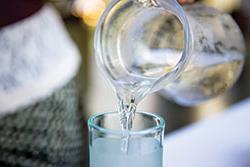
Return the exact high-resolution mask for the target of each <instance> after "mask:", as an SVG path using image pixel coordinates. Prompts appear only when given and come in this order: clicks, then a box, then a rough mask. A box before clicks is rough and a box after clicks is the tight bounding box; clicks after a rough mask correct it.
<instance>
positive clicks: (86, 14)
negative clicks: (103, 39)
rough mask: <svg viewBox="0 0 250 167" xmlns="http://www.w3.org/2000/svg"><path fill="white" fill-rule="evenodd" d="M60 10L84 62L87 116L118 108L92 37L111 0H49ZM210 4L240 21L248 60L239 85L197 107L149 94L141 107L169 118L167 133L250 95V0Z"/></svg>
mask: <svg viewBox="0 0 250 167" xmlns="http://www.w3.org/2000/svg"><path fill="white" fill-rule="evenodd" d="M48 2H49V3H52V4H53V5H55V6H56V7H57V9H58V10H59V11H60V13H61V15H62V17H63V19H64V22H65V25H66V27H67V29H68V31H69V33H70V34H71V37H72V39H73V40H74V41H75V43H76V44H77V46H78V48H79V49H80V51H81V55H82V59H83V63H82V66H81V70H80V73H79V75H78V79H79V86H80V90H81V95H82V99H83V100H82V103H83V106H84V108H85V112H84V117H85V119H86V120H87V118H88V117H89V116H90V115H92V114H94V113H97V112H102V111H110V110H116V108H117V106H116V97H115V94H114V92H113V90H112V89H111V86H110V85H109V83H108V82H107V81H106V80H105V79H104V77H103V76H102V73H101V72H100V71H99V69H98V68H97V66H96V62H95V55H94V48H93V37H94V31H95V28H96V25H97V22H98V19H99V17H100V15H101V14H102V12H103V11H104V9H105V7H106V6H107V5H108V3H109V1H108V0H91V1H89V0H75V1H70V0H49V1H48ZM199 2H201V3H204V4H206V5H208V6H212V7H215V8H218V9H220V10H224V11H226V12H228V13H230V14H231V15H232V17H233V18H234V19H235V20H236V22H237V23H238V24H239V26H240V28H241V30H242V32H243V34H244V37H245V44H246V48H247V53H246V63H245V66H244V70H243V73H242V75H241V77H240V79H239V80H238V82H237V84H235V85H234V87H233V88H232V89H231V90H230V91H228V92H227V93H225V94H223V95H221V96H219V97H217V98H215V99H212V100H210V101H207V102H205V103H202V104H200V105H198V106H194V107H182V106H179V105H177V104H175V103H174V102H171V101H169V100H167V99H166V98H165V96H164V93H162V92H159V93H155V94H153V95H150V96H148V97H147V98H146V99H145V100H144V101H143V102H142V103H141V104H140V106H139V109H140V110H143V111H148V112H155V113H157V114H160V115H161V116H163V117H164V118H167V122H168V123H167V132H168V133H167V134H169V133H171V132H172V131H174V130H176V129H178V128H181V127H184V126H186V125H188V124H191V123H193V122H197V121H200V120H203V119H207V118H209V117H213V116H214V115H216V114H218V113H220V112H222V111H223V110H225V109H226V108H228V107H229V106H231V105H232V104H234V103H237V102H239V101H241V100H242V99H245V98H247V97H248V96H249V95H250V86H249V85H250V74H249V73H250V58H249V56H248V54H249V52H250V50H249V46H250V2H249V1H248V0H200V1H199Z"/></svg>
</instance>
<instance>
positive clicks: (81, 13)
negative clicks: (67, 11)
mask: <svg viewBox="0 0 250 167" xmlns="http://www.w3.org/2000/svg"><path fill="white" fill-rule="evenodd" d="M105 8H106V3H105V2H104V1H103V0H76V1H75V2H74V3H73V8H72V12H73V14H74V15H75V16H77V17H80V18H82V19H83V21H84V22H85V23H86V24H87V25H88V26H91V27H94V26H96V25H97V22H98V20H99V17H100V16H101V14H102V12H103V11H104V10H105Z"/></svg>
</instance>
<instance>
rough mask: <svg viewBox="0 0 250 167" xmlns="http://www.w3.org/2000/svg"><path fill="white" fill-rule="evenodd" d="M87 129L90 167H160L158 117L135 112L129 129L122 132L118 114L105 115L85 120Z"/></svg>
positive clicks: (160, 121)
mask: <svg viewBox="0 0 250 167" xmlns="http://www.w3.org/2000/svg"><path fill="white" fill-rule="evenodd" d="M88 127H89V150H90V167H100V166H101V167H162V165H163V137H164V128H165V122H164V120H163V119H162V118H161V117H160V116H157V115H154V114H150V113H145V112H136V113H135V116H134V123H133V127H132V129H131V130H130V131H124V130H122V128H121V124H120V116H119V113H118V112H107V113H101V114H97V115H94V116H92V117H91V118H89V120H88ZM124 144H125V145H124ZM124 146H125V147H127V148H126V149H124V148H123V147H124Z"/></svg>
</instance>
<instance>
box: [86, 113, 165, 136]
mask: <svg viewBox="0 0 250 167" xmlns="http://www.w3.org/2000/svg"><path fill="white" fill-rule="evenodd" d="M110 114H117V115H119V113H118V112H117V111H111V112H101V113H97V114H94V115H92V116H91V117H90V118H89V119H88V127H89V128H90V127H91V128H94V129H96V130H98V131H99V132H102V133H106V134H111V135H117V136H123V135H124V131H122V130H112V129H107V128H103V127H100V126H98V125H96V124H95V123H94V121H95V120H96V118H98V117H101V116H104V115H110ZM135 114H141V115H146V116H150V117H153V118H156V119H157V120H158V121H159V125H155V126H152V127H150V128H146V129H143V130H138V131H125V133H127V134H129V135H130V136H136V135H146V134H149V133H152V132H155V131H158V130H164V128H165V120H164V119H163V118H162V117H161V116H159V115H157V114H152V113H148V112H142V111H140V112H136V113H135Z"/></svg>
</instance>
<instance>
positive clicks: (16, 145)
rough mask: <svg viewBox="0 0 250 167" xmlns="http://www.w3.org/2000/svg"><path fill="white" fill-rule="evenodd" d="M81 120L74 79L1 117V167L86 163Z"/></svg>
mask: <svg viewBox="0 0 250 167" xmlns="http://www.w3.org/2000/svg"><path fill="white" fill-rule="evenodd" d="M13 100H15V99H13ZM81 120H82V116H81V114H80V112H79V99H78V95H77V91H76V84H75V82H74V81H71V82H69V83H68V84H67V85H66V86H64V87H63V88H61V89H60V90H57V91H56V92H55V93H54V94H53V95H51V96H50V97H48V98H47V99H45V100H42V101H40V102H38V103H36V104H34V105H32V106H29V107H27V108H25V109H21V110H20V111H17V112H16V113H14V114H10V115H6V116H4V117H2V118H0V167H4V166H8V167H12V166H22V167H44V166H45V167H78V166H79V167H80V166H81V167H82V166H83V158H84V155H83V138H82V137H83V133H82V124H83V123H82V121H81Z"/></svg>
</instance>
